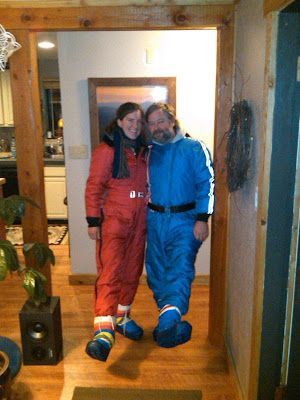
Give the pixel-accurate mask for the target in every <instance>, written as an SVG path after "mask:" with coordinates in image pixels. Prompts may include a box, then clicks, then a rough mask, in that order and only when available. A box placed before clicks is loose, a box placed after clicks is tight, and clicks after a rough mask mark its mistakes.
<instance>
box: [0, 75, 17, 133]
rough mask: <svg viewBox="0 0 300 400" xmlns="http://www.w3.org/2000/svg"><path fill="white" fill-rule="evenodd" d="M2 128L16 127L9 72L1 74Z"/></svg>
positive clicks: (0, 107) (0, 118)
mask: <svg viewBox="0 0 300 400" xmlns="http://www.w3.org/2000/svg"><path fill="white" fill-rule="evenodd" d="M0 126H14V117H13V105H12V95H11V86H10V72H9V70H5V71H1V72H0Z"/></svg>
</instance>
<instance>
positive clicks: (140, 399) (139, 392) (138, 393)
mask: <svg viewBox="0 0 300 400" xmlns="http://www.w3.org/2000/svg"><path fill="white" fill-rule="evenodd" d="M201 399H202V393H201V391H200V390H162V389H112V388H101V387H98V388H90V387H79V386H78V387H75V390H74V393H73V397H72V400H201Z"/></svg>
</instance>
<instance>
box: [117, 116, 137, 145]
mask: <svg viewBox="0 0 300 400" xmlns="http://www.w3.org/2000/svg"><path fill="white" fill-rule="evenodd" d="M117 122H118V125H119V127H120V128H122V129H123V131H124V133H125V135H126V136H127V137H128V138H129V139H133V140H134V139H136V138H137V137H138V136H139V135H140V133H141V130H142V126H143V120H142V114H141V111H140V110H136V111H133V112H131V113H129V114H127V115H126V116H125V117H124V118H123V119H118V121H117Z"/></svg>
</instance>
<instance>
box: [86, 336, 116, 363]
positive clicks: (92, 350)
mask: <svg viewBox="0 0 300 400" xmlns="http://www.w3.org/2000/svg"><path fill="white" fill-rule="evenodd" d="M110 350H111V346H110V345H109V344H108V343H106V342H104V341H103V340H91V341H89V342H88V344H87V345H86V349H85V352H86V353H87V354H88V355H89V356H90V357H92V358H94V359H96V360H99V361H106V360H107V357H108V355H109V353H110Z"/></svg>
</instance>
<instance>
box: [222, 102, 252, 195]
mask: <svg viewBox="0 0 300 400" xmlns="http://www.w3.org/2000/svg"><path fill="white" fill-rule="evenodd" d="M230 120H231V123H230V129H229V132H228V135H227V160H226V161H227V185H228V190H229V192H234V191H236V190H239V189H241V188H242V187H243V185H244V183H245V182H246V180H247V179H248V174H249V167H250V161H251V153H252V143H253V136H252V135H251V125H252V112H251V109H250V107H249V104H248V102H247V101H246V100H241V101H240V102H238V103H235V104H234V105H233V107H232V109H231V112H230Z"/></svg>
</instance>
